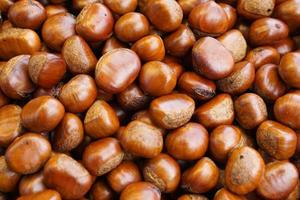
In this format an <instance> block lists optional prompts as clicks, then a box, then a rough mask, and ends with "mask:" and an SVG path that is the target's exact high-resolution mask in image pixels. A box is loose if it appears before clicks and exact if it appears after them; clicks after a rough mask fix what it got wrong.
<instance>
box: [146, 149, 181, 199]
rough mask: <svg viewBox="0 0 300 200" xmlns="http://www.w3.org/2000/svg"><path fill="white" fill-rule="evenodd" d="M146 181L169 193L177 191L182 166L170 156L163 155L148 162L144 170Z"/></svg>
mask: <svg viewBox="0 0 300 200" xmlns="http://www.w3.org/2000/svg"><path fill="white" fill-rule="evenodd" d="M143 174H144V179H145V181H147V182H150V183H152V184H153V185H155V186H156V187H158V188H159V189H160V191H161V192H164V193H169V192H173V191H175V190H176V189H177V187H178V185H179V181H180V176H181V174H180V166H179V164H178V163H177V162H176V160H174V158H172V157H171V156H169V155H168V154H164V153H161V154H159V155H158V156H156V157H154V158H151V159H150V160H148V161H147V163H146V164H145V166H144V169H143Z"/></svg>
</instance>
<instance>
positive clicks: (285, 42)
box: [272, 38, 296, 56]
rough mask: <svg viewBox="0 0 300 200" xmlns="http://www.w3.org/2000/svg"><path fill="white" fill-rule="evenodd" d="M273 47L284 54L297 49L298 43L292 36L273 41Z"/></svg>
mask: <svg viewBox="0 0 300 200" xmlns="http://www.w3.org/2000/svg"><path fill="white" fill-rule="evenodd" d="M272 47H274V48H275V49H276V50H277V51H278V53H279V54H280V55H281V56H283V55H285V54H287V53H289V52H292V51H294V50H295V49H296V43H295V42H294V40H292V39H291V38H286V39H282V40H279V41H275V42H273V44H272Z"/></svg>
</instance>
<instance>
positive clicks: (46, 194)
mask: <svg viewBox="0 0 300 200" xmlns="http://www.w3.org/2000/svg"><path fill="white" fill-rule="evenodd" d="M41 199H42V200H61V196H60V194H59V193H58V192H57V191H55V190H44V191H41V192H37V193H34V194H28V195H25V196H21V197H19V198H18V199H17V200H41Z"/></svg>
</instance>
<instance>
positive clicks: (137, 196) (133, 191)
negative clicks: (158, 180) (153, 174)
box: [120, 182, 161, 200]
mask: <svg viewBox="0 0 300 200" xmlns="http://www.w3.org/2000/svg"><path fill="white" fill-rule="evenodd" d="M141 199H143V200H160V199H161V194H160V191H159V189H158V188H157V187H156V186H154V185H153V184H151V183H148V182H137V183H132V184H130V185H128V186H127V187H126V188H125V189H124V190H123V191H122V193H121V196H120V200H141Z"/></svg>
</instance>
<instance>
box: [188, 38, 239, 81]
mask: <svg viewBox="0 0 300 200" xmlns="http://www.w3.org/2000/svg"><path fill="white" fill-rule="evenodd" d="M192 57H193V67H194V70H195V71H196V72H197V73H198V74H201V75H204V76H205V77H206V78H208V79H211V80H217V79H222V78H225V77H226V76H228V75H229V74H230V73H231V72H232V70H233V65H234V60H233V56H232V54H231V53H230V51H229V50H227V49H226V48H225V47H224V46H223V45H222V43H221V42H219V41H218V40H216V39H214V38H212V37H203V38H201V39H200V40H198V41H197V42H196V43H195V45H194V47H193V50H192Z"/></svg>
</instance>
